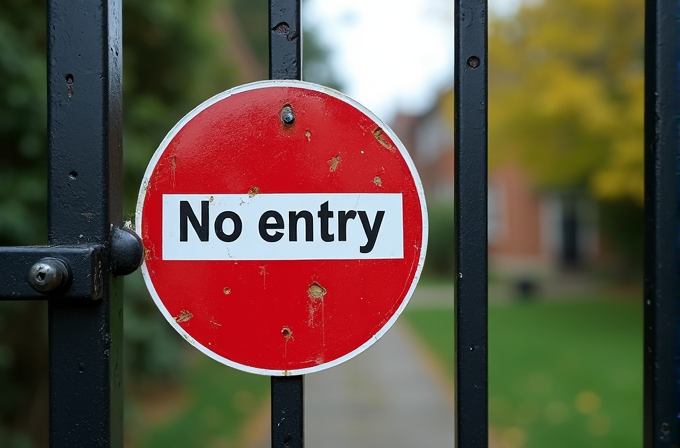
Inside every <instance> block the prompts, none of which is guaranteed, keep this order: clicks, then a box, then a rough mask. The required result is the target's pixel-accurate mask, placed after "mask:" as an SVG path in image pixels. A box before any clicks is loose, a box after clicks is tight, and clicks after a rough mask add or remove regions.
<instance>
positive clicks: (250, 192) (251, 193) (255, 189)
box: [248, 187, 260, 198]
mask: <svg viewBox="0 0 680 448" xmlns="http://www.w3.org/2000/svg"><path fill="white" fill-rule="evenodd" d="M258 194H260V187H253V188H251V189H250V190H248V197H249V198H254V197H255V196H257V195H258Z"/></svg>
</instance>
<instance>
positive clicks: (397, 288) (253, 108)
mask: <svg viewBox="0 0 680 448" xmlns="http://www.w3.org/2000/svg"><path fill="white" fill-rule="evenodd" d="M136 227H137V231H138V233H139V234H140V235H141V238H142V241H143V243H144V248H145V257H144V264H143V266H142V272H143V275H144V279H145V282H146V285H147V287H148V289H149V291H150V293H151V295H152V297H153V299H154V301H155V302H156V304H157V305H158V308H159V309H160V310H161V312H162V313H163V315H164V316H165V318H166V319H167V320H168V322H170V324H171V325H172V326H173V327H174V328H175V329H176V330H177V331H178V332H179V333H180V334H181V335H182V336H183V337H184V338H185V339H186V340H187V341H188V342H189V343H191V344H192V345H194V346H195V347H197V348H198V349H199V350H201V351H202V352H204V353H205V354H207V355H209V356H210V357H212V358H214V359H216V360H217V361H219V362H222V363H224V364H226V365H229V366H231V367H235V368H237V369H241V370H244V371H248V372H253V373H258V374H263V375H299V374H305V373H311V372H315V371H319V370H322V369H325V368H328V367H331V366H334V365H337V364H339V363H341V362H343V361H345V360H347V359H350V358H352V357H354V356H355V355H357V354H359V353H360V352H362V351H363V350H365V349H366V348H368V347H369V346H370V345H371V344H373V343H374V342H375V341H376V340H378V338H380V336H382V334H384V333H385V331H387V329H388V328H389V327H390V326H391V325H392V324H393V323H394V321H395V320H396V318H397V317H398V315H399V314H400V313H401V312H402V310H403V309H404V307H405V306H406V304H407V302H408V300H409V298H410V297H411V294H412V293H413V290H414V288H415V285H416V282H417V280H418V277H419V275H420V271H421V270H422V266H423V261H424V257H425V245H426V242H427V214H426V210H425V200H424V196H423V190H422V186H421V184H420V180H419V178H418V175H417V173H416V171H415V168H414V166H413V162H412V161H411V159H410V158H409V156H408V154H407V152H406V150H405V149H404V147H403V145H402V144H401V143H400V142H399V140H398V139H397V137H396V136H395V135H394V133H393V132H392V131H391V130H390V129H389V128H388V127H387V126H386V125H385V124H383V123H382V122H381V121H380V120H379V119H378V118H377V117H375V116H374V115H373V114H372V113H371V112H369V111H368V110H366V109H365V108H364V107H362V106H361V105H359V104H358V103H356V102H355V101H353V100H351V99H350V98H348V97H346V96H344V95H342V94H340V93H338V92H335V91H333V90H330V89H327V88H324V87H321V86H317V85H314V84H309V83H305V82H301V81H262V82H256V83H253V84H248V85H244V86H240V87H237V88H234V89H232V90H229V91H226V92H224V93H221V94H219V95H217V96H215V97H213V98H211V99H209V100H208V101H206V102H204V103H203V104H201V105H200V106H198V107H197V108H196V109H194V110H193V111H191V112H190V113H189V114H188V115H187V116H186V117H184V118H183V119H182V120H181V121H180V122H179V123H178V124H177V125H176V126H175V127H174V128H173V129H172V130H171V131H170V133H169V134H168V135H167V136H166V138H165V139H164V140H163V142H162V143H161V145H160V146H159V148H158V149H157V150H156V153H155V154H154V156H153V158H152V160H151V162H150V163H149V166H148V168H147V170H146V174H145V176H144V180H143V182H142V187H141V189H140V193H139V200H138V203H137V221H136Z"/></svg>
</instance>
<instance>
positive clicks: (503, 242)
mask: <svg viewBox="0 0 680 448" xmlns="http://www.w3.org/2000/svg"><path fill="white" fill-rule="evenodd" d="M452 96H453V95H452V93H451V92H445V93H444V94H442V95H441V96H440V98H439V100H438V102H437V104H435V105H434V106H433V107H432V108H431V109H430V110H428V111H426V112H425V113H423V114H420V115H407V114H403V113H400V114H397V116H396V117H395V118H394V120H393V122H392V124H391V127H392V129H393V130H394V131H395V133H396V134H397V135H398V136H399V138H400V139H401V141H402V142H403V143H404V146H406V148H407V149H408V151H409V153H410V154H411V157H412V158H413V161H414V163H415V165H416V167H417V169H418V172H419V174H420V177H421V180H422V182H423V187H424V189H425V195H426V196H427V200H428V203H429V204H437V203H441V202H447V201H448V202H449V203H451V202H453V188H454V186H453V185H454V151H455V148H454V141H453V100H452ZM488 217H489V223H488V235H489V264H490V269H491V272H493V273H495V274H498V275H501V276H504V277H510V278H523V277H527V278H536V277H539V276H540V277H545V276H550V275H551V274H555V273H559V272H563V271H565V270H576V269H580V268H584V267H587V266H588V265H589V264H592V263H593V262H594V261H595V260H596V259H598V257H599V256H600V252H601V250H600V239H599V234H598V230H597V229H598V225H597V221H598V219H597V208H596V205H595V202H594V201H593V200H592V199H591V198H590V197H589V196H587V195H586V194H585V193H583V192H575V191H544V190H540V189H538V188H536V187H535V186H534V185H533V183H532V181H531V178H530V177H529V175H528V174H527V173H526V172H525V171H524V170H523V169H522V167H521V166H520V165H519V164H517V163H514V164H513V163H507V164H505V165H502V166H497V167H492V168H490V171H489V188H488Z"/></svg>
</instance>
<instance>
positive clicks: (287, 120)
mask: <svg viewBox="0 0 680 448" xmlns="http://www.w3.org/2000/svg"><path fill="white" fill-rule="evenodd" d="M281 121H282V122H283V123H284V124H289V125H290V124H293V122H294V121H295V114H294V113H293V108H292V107H290V106H284V107H283V109H281Z"/></svg>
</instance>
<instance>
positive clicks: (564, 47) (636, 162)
mask: <svg viewBox="0 0 680 448" xmlns="http://www.w3.org/2000/svg"><path fill="white" fill-rule="evenodd" d="M643 19H644V3H643V1H642V0H544V1H532V2H525V3H523V5H522V6H521V8H520V9H519V10H518V12H517V14H516V15H513V16H508V17H492V18H491V21H490V33H489V161H490V164H491V166H492V167H493V166H494V165H498V164H500V163H504V162H507V161H516V162H519V163H521V164H522V165H523V166H524V167H525V168H526V169H527V170H528V171H529V172H530V173H531V174H532V175H533V178H534V180H535V181H536V183H537V184H538V185H540V186H542V187H546V188H574V187H577V188H578V187H583V188H589V189H590V190H591V192H592V193H593V194H594V195H595V196H596V197H599V198H602V199H605V198H612V199H622V198H633V199H634V200H636V201H638V202H639V203H642V198H643V101H644V92H643V80H644V78H643V44H644V35H643V31H644V23H643Z"/></svg>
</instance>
